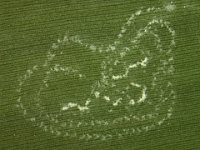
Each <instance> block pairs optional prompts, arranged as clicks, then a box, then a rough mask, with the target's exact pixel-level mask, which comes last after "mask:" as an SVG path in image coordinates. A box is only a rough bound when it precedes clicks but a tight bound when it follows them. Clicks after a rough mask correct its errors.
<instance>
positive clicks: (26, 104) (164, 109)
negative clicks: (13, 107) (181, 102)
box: [17, 8, 175, 140]
mask: <svg viewBox="0 0 200 150" xmlns="http://www.w3.org/2000/svg"><path fill="white" fill-rule="evenodd" d="M163 11H164V10H163V9H160V8H148V9H141V10H139V11H137V12H136V13H134V14H132V15H131V17H130V18H129V19H128V21H127V22H126V23H125V24H124V25H123V26H122V28H121V31H120V33H119V34H118V38H117V39H116V40H115V41H114V42H113V43H112V44H110V45H109V46H105V47H97V46H95V45H90V44H85V43H84V42H83V41H82V40H80V38H79V37H78V36H71V37H69V36H67V35H66V36H64V38H63V39H62V40H58V41H57V43H54V44H53V46H52V49H51V50H49V51H48V53H47V59H46V60H45V62H44V63H43V64H41V65H35V66H33V68H31V69H29V70H27V72H26V73H25V75H23V76H22V77H21V78H20V79H19V88H18V89H17V92H18V93H19V98H18V99H17V102H18V104H17V107H18V108H20V110H21V111H22V113H23V115H24V116H25V118H26V119H27V120H30V121H31V122H33V123H35V125H36V126H38V127H40V128H42V129H43V130H44V131H49V132H51V133H52V134H54V135H57V136H64V137H76V138H78V139H85V140H90V139H100V140H106V139H110V138H116V137H117V138H120V137H123V136H125V135H132V134H137V133H141V132H143V131H149V130H151V129H154V128H155V127H156V126H160V125H161V124H163V123H164V122H165V121H166V120H168V119H169V118H170V117H171V115H172V111H173V105H174V99H175V92H174V90H173V85H172V81H171V77H172V75H173V73H174V67H173V60H174V59H173V53H172V49H173V47H174V46H175V31H174V30H173V29H172V27H171V26H170V23H169V22H167V21H165V20H164V19H163V18H162V16H156V14H159V13H161V12H163ZM144 14H150V15H153V16H152V19H151V20H150V21H148V23H147V24H146V26H145V27H142V28H140V29H137V32H136V33H135V35H134V36H132V35H131V36H130V33H131V32H129V31H130V28H133V27H134V25H135V24H134V23H135V22H136V21H137V20H139V19H138V17H141V16H144ZM159 29H163V30H165V31H166V34H169V37H170V42H169V45H168V46H165V45H164V44H162V43H163V40H162V39H161V37H160V35H159ZM148 36H150V37H151V39H153V41H154V43H152V45H153V46H154V47H155V49H153V50H152V49H151V48H149V49H150V50H146V49H143V48H144V47H145V46H144V47H143V45H144V43H142V42H141V41H142V40H145V39H144V38H146V37H148ZM70 44H72V45H73V44H76V45H79V46H80V47H83V48H85V49H89V50H90V51H91V53H95V54H100V53H101V54H102V53H103V54H105V56H106V57H105V59H104V60H103V61H102V63H101V64H99V65H100V66H101V70H102V72H100V74H101V75H100V80H99V81H95V82H94V83H93V84H92V85H90V89H88V91H89V93H90V94H89V96H85V97H83V98H82V99H81V100H79V101H77V102H74V101H73V102H68V103H62V104H61V103H60V104H58V105H59V106H54V105H53V106H52V107H53V108H54V107H55V108H56V107H59V109H58V110H59V111H55V112H53V110H51V109H50V105H49V106H48V105H44V103H43V99H42V98H43V97H44V96H46V95H45V94H44V95H43V93H44V91H45V90H46V89H48V88H49V82H50V81H51V79H52V78H56V77H55V76H56V75H57V74H62V75H64V76H65V77H67V78H68V77H69V78H73V79H76V80H78V81H79V82H82V80H83V81H84V80H86V79H87V78H88V77H87V76H86V75H85V74H84V73H82V71H81V70H79V68H78V67H77V68H74V67H73V66H65V65H62V64H59V63H55V61H54V60H55V58H56V57H64V56H63V53H64V51H62V49H63V47H65V46H66V45H70ZM131 56H134V57H136V59H135V58H132V57H131ZM137 57H139V58H137ZM58 60H59V58H58ZM151 65H152V66H151ZM149 66H151V67H152V68H150V67H149ZM148 68H150V69H149V70H151V71H150V72H151V74H148V73H149V70H148ZM141 71H142V72H141ZM142 74H144V76H145V77H140V76H141V75H142ZM35 77H36V78H35ZM59 77H60V76H58V78H59ZM40 79H41V80H40ZM148 80H150V81H148ZM30 83H33V84H31V85H32V86H29V84H30ZM84 83H85V82H84ZM28 88H30V89H28ZM29 94H30V95H31V96H30V97H29ZM46 94H51V91H50V93H48V92H47V93H46ZM32 95H33V96H32ZM49 97H51V96H49ZM79 102H82V103H79ZM96 112H98V113H96ZM102 114H103V115H104V116H103V115H102Z"/></svg>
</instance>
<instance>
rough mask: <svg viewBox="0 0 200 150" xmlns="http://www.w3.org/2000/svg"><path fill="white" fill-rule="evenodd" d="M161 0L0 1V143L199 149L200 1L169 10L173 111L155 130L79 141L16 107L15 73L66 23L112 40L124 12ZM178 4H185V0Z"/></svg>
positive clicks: (0, 147)
mask: <svg viewBox="0 0 200 150" xmlns="http://www.w3.org/2000/svg"><path fill="white" fill-rule="evenodd" d="M169 2H170V1H162V0H137V1H136V0H126V1H125V0H110V1H106V0H85V1H81V0H54V1H53V0H52V1H50V0H49V1H45V0H10V1H9V0H8V1H4V0H1V1H0V150H4V149H9V150H10V149H14V150H15V149H16V150H22V149H25V150H29V149H39V150H40V149H41V150H45V149H67V150H68V149H69V150H70V149H76V150H79V149H101V150H104V149H120V150H126V149H133V150H135V149H136V150H137V149H147V150H148V149H158V150H162V149H163V150H179V149H180V150H186V149H188V150H198V149H200V74H199V73H200V1H199V0H182V1H181V0H178V1H177V2H176V1H174V4H176V10H175V12H173V13H172V14H171V15H170V16H169V18H170V21H171V24H173V28H174V29H175V30H176V48H175V50H174V54H175V67H176V73H175V86H176V92H177V99H176V105H175V112H174V115H173V117H172V119H171V120H170V121H169V124H165V125H163V126H161V127H160V128H158V130H154V131H150V132H148V133H144V134H140V135H137V136H132V137H128V138H124V139H122V140H112V141H106V142H98V141H93V142H89V143H87V142H77V141H75V140H66V139H63V138H58V137H53V136H52V135H51V134H48V133H44V132H43V131H41V130H40V129H38V128H35V127H33V126H32V124H31V123H29V122H27V121H25V120H24V118H23V116H22V115H21V114H20V113H19V112H18V111H17V109H16V108H15V107H14V105H15V103H16V92H15V89H16V87H17V84H18V82H17V78H18V77H19V76H20V75H22V74H23V73H24V72H25V71H26V70H27V69H28V68H30V67H32V66H33V65H35V64H37V63H38V62H42V60H43V59H44V58H45V55H46V51H47V50H48V49H49V47H50V46H51V43H52V42H54V41H55V39H57V38H58V37H59V36H61V35H63V33H64V32H65V31H69V32H70V33H72V34H74V35H81V36H82V37H83V39H87V41H89V42H90V43H93V42H94V43H105V44H107V43H110V41H113V39H114V38H115V36H116V34H118V32H119V29H120V26H121V25H122V24H123V23H124V20H125V18H127V17H129V15H130V14H132V13H133V12H135V10H137V9H139V8H140V7H141V6H145V7H152V6H155V7H157V6H161V7H162V6H163V5H165V4H166V3H169ZM184 6H186V7H185V8H184Z"/></svg>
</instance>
